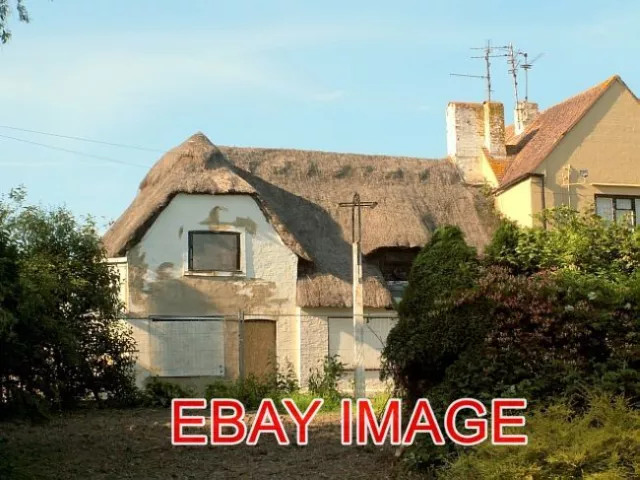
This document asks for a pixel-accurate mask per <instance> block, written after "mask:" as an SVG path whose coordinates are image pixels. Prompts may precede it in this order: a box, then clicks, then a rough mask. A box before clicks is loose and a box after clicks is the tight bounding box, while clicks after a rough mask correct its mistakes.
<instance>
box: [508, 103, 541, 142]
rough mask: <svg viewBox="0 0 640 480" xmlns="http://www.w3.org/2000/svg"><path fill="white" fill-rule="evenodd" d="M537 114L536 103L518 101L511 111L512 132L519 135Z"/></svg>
mask: <svg viewBox="0 0 640 480" xmlns="http://www.w3.org/2000/svg"><path fill="white" fill-rule="evenodd" d="M537 116H538V104H537V103H533V102H528V101H526V100H524V101H520V102H518V104H517V105H516V110H515V112H514V113H513V124H514V132H515V134H516V135H520V134H521V133H522V132H524V131H525V130H526V129H527V127H528V126H529V125H531V124H532V123H533V121H534V120H535V119H536V117H537Z"/></svg>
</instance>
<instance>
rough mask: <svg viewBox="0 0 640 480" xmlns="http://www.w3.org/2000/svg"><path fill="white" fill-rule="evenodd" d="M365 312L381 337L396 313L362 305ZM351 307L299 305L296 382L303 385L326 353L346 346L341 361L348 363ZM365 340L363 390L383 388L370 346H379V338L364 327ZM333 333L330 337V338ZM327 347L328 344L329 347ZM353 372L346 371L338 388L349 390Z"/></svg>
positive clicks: (395, 316) (383, 384) (377, 363)
mask: <svg viewBox="0 0 640 480" xmlns="http://www.w3.org/2000/svg"><path fill="white" fill-rule="evenodd" d="M364 313H365V315H366V316H371V317H375V318H374V320H373V322H372V326H373V327H374V330H376V332H377V333H378V334H379V335H380V337H381V339H382V341H385V340H386V335H387V334H388V333H389V330H390V329H391V328H392V326H393V325H395V322H396V321H397V314H396V312H394V311H391V310H383V309H365V312H364ZM351 314H352V311H351V309H348V308H307V309H300V385H301V387H303V388H306V387H307V384H308V380H309V373H310V370H311V369H316V368H320V367H321V366H322V362H323V360H324V358H325V356H327V355H333V354H335V353H338V354H340V355H341V357H342V354H341V352H340V351H339V350H340V349H346V351H345V352H342V353H344V354H345V358H342V359H341V361H342V362H343V363H346V364H348V363H349V361H350V360H351V358H350V357H349V358H346V357H347V356H348V355H349V351H350V350H351V349H352V347H353V332H352V328H353V321H352V319H351V318H350V316H351ZM365 332H369V334H365V341H366V340H367V339H368V340H370V342H369V343H370V348H368V349H367V348H365V350H366V351H368V352H369V355H366V354H365V361H367V360H368V363H367V365H365V368H366V369H367V370H366V371H365V385H366V389H367V393H374V392H379V391H383V390H384V389H385V388H387V386H388V385H387V384H385V383H383V382H381V381H380V370H379V368H380V363H379V361H376V358H375V357H376V355H375V352H374V350H375V349H377V348H379V347H380V345H379V344H380V342H379V340H377V338H375V336H374V335H373V334H371V332H370V331H369V329H368V328H366V327H365ZM331 337H333V338H331ZM330 347H331V348H330ZM352 381H353V372H352V371H348V372H347V374H346V375H345V377H344V379H343V380H342V381H341V382H340V384H339V388H340V389H341V390H344V391H352V390H353V387H352Z"/></svg>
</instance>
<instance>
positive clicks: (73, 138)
mask: <svg viewBox="0 0 640 480" xmlns="http://www.w3.org/2000/svg"><path fill="white" fill-rule="evenodd" d="M0 128H5V129H7V130H15V131H17V132H26V133H35V134H37V135H47V136H49V137H56V138H66V139H69V140H78V141H81V142H89V143H97V144H100V145H108V146H110V147H119V148H131V149H134V150H143V151H146V152H156V153H164V152H163V151H162V150H157V149H155V148H147V147H141V146H139V145H126V144H123V143H114V142H105V141H102V140H93V139H90V138H84V137H74V136H72V135H61V134H57V133H50V132H42V131H39V130H29V129H27V128H18V127H11V126H9V125H0Z"/></svg>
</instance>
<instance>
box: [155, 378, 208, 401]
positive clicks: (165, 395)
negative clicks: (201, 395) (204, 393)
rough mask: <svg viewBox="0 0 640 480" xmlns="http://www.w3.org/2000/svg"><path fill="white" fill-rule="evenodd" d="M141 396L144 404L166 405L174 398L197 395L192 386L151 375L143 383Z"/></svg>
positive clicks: (194, 396)
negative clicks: (146, 381)
mask: <svg viewBox="0 0 640 480" xmlns="http://www.w3.org/2000/svg"><path fill="white" fill-rule="evenodd" d="M142 396H143V403H144V405H145V406H150V407H168V406H170V405H171V400H173V399H174V398H196V397H197V396H198V395H197V394H196V392H195V390H193V389H192V388H189V387H183V386H181V385H178V384H176V383H172V382H167V381H165V380H160V379H159V378H157V377H153V378H151V380H149V382H148V383H147V384H146V385H145V388H144V392H143V395H142Z"/></svg>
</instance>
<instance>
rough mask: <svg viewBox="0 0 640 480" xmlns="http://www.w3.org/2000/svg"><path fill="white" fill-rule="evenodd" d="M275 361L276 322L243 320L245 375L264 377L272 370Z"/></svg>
mask: <svg viewBox="0 0 640 480" xmlns="http://www.w3.org/2000/svg"><path fill="white" fill-rule="evenodd" d="M275 360H276V322H274V321H272V320H245V322H244V369H245V375H247V376H249V375H255V376H257V377H261V376H264V375H266V374H268V373H270V372H272V371H273V370H274V368H275Z"/></svg>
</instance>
